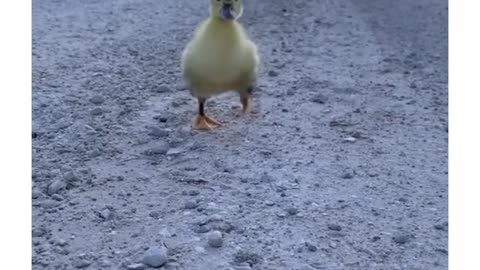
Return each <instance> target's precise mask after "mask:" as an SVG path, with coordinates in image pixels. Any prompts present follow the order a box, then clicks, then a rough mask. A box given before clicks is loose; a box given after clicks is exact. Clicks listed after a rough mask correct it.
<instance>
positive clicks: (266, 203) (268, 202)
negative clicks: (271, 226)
mask: <svg viewBox="0 0 480 270" xmlns="http://www.w3.org/2000/svg"><path fill="white" fill-rule="evenodd" d="M265 205H266V206H274V205H275V203H274V202H272V201H265Z"/></svg>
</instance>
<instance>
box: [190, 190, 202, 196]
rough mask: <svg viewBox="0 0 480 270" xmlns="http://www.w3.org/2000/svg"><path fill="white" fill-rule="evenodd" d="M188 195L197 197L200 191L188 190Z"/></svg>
mask: <svg viewBox="0 0 480 270" xmlns="http://www.w3.org/2000/svg"><path fill="white" fill-rule="evenodd" d="M188 195H190V196H198V195H200V191H198V190H190V191H189V192H188Z"/></svg>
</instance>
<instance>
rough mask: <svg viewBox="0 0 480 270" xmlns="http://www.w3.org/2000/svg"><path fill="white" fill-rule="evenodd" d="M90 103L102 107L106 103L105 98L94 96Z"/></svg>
mask: <svg viewBox="0 0 480 270" xmlns="http://www.w3.org/2000/svg"><path fill="white" fill-rule="evenodd" d="M90 102H91V103H93V104H95V105H101V104H103V102H105V98H104V97H102V96H93V97H91V98H90Z"/></svg>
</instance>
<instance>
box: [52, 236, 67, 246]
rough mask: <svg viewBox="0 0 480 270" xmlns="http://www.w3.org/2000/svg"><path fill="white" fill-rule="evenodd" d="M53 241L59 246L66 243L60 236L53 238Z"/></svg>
mask: <svg viewBox="0 0 480 270" xmlns="http://www.w3.org/2000/svg"><path fill="white" fill-rule="evenodd" d="M54 243H55V245H57V246H60V247H64V246H66V245H68V242H67V241H66V240H64V239H61V238H58V239H55V241H54Z"/></svg>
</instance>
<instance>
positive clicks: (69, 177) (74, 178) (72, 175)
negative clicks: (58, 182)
mask: <svg viewBox="0 0 480 270" xmlns="http://www.w3.org/2000/svg"><path fill="white" fill-rule="evenodd" d="M63 180H65V182H67V183H73V182H78V181H80V178H79V177H78V176H76V175H75V173H74V172H73V171H69V172H68V173H66V174H65V175H64V176H63Z"/></svg>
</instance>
